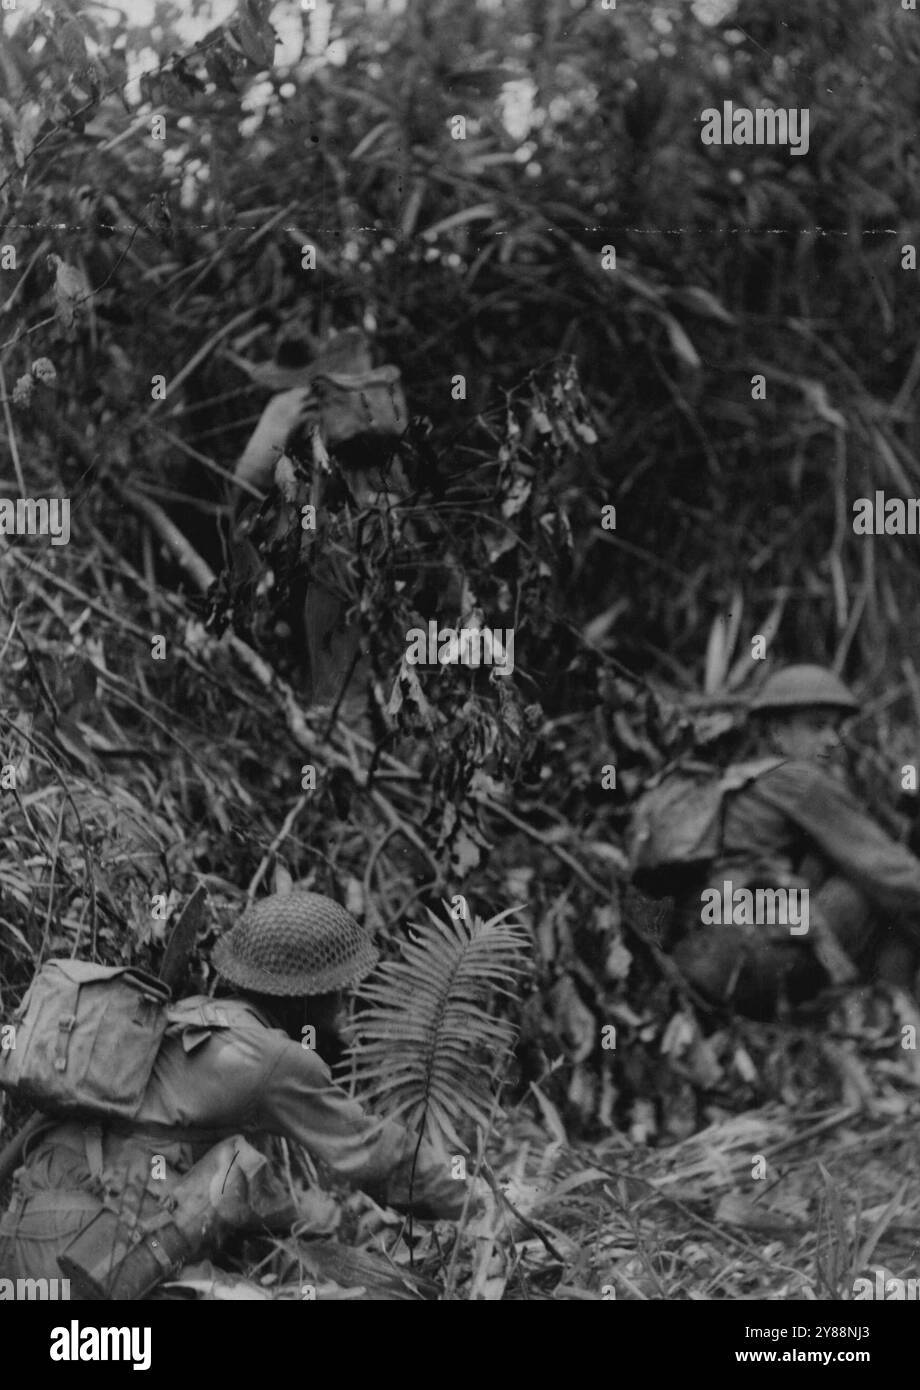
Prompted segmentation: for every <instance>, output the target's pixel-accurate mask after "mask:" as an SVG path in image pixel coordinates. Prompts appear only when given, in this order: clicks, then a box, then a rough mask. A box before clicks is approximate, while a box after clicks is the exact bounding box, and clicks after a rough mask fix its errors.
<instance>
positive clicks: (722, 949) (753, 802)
mask: <svg viewBox="0 0 920 1390" xmlns="http://www.w3.org/2000/svg"><path fill="white" fill-rule="evenodd" d="M722 843H723V853H722V856H721V857H720V859H719V860H718V862H717V863H716V864H715V865H714V866H713V868H712V869H711V870H710V871H709V873H708V880H707V886H708V887H710V888H714V889H716V890H717V891H719V892H721V891H722V885H723V883H724V882H725V881H726V880H728V881H730V882H731V883H732V885H733V888H735V889H737V888H750V889H755V888H757V887H765V888H766V887H774V888H775V887H780V886H783V885H784V884H789V885H790V886H804V887H807V888H808V889H809V894H810V910H811V912H812V913H815V912H817V913H819V914H821V916H822V917H823V918H824V919H825V920H826V922H827V924H828V926H829V927H830V928H831V930H832V931H833V933H834V935H835V937H836V938H837V940H838V942H839V944H840V945H841V946H842V947H843V949H844V950H845V951H846V952H847V954H848V955H849V956H850V957H851V958H852V959H853V961H854V963H856V964H857V965H859V964H865V963H866V961H867V959H868V957H869V956H870V955H871V954H872V953H873V952H874V951H876V950H877V949H878V947H879V945H880V944H884V943H885V942H886V941H891V940H893V939H897V937H898V934H899V932H900V933H903V934H904V936H907V937H910V938H911V939H912V940H913V941H914V942H917V941H920V860H918V859H916V858H915V857H914V855H912V854H911V853H910V852H909V851H908V850H907V849H905V848H904V847H903V846H902V845H900V844H898V843H897V842H896V841H894V840H892V839H891V838H890V836H888V835H887V834H886V833H885V832H884V831H883V830H882V829H881V828H880V827H879V826H878V825H877V824H876V823H875V821H873V820H872V818H871V817H870V816H867V815H866V813H865V811H863V809H862V807H861V806H860V805H859V803H858V802H857V800H856V799H855V797H854V796H853V795H852V794H851V792H850V791H849V789H848V788H847V786H846V785H845V784H844V783H843V782H841V781H839V780H837V779H836V778H835V777H833V776H831V775H830V774H829V773H828V772H826V771H825V770H824V769H823V768H822V767H820V766H819V765H817V764H816V763H812V762H807V761H795V760H791V761H789V762H786V763H783V764H782V765H781V766H780V767H777V768H775V769H773V770H772V771H770V772H767V773H764V774H763V775H762V776H760V777H758V778H757V779H756V781H754V782H751V783H749V784H748V786H747V787H745V789H744V790H743V791H740V792H738V793H737V794H736V795H733V796H730V797H729V798H728V800H727V803H726V808H725V815H724V822H723V838H722ZM681 918H682V921H681V925H682V928H683V935H682V939H681V940H680V941H679V942H678V944H677V946H676V948H675V950H674V956H675V959H676V960H677V962H678V964H679V965H680V966H681V968H682V969H683V970H684V971H685V973H686V974H687V975H688V977H689V978H690V979H691V980H692V981H694V982H695V983H696V984H698V986H699V987H700V988H701V989H702V990H703V991H704V992H705V993H706V994H708V995H710V996H711V997H716V998H720V999H728V998H734V999H735V1000H736V1002H738V1004H739V1007H742V1008H744V1007H745V1006H746V1005H750V1006H751V1008H752V1009H753V1010H755V1011H758V1012H759V1011H760V1010H761V1009H763V1010H769V1009H770V1008H771V1007H772V1006H773V1005H774V1004H775V1002H776V998H777V995H778V993H779V992H780V991H781V990H782V989H784V988H785V987H788V988H789V993H790V997H792V998H793V999H794V998H796V996H799V997H805V996H806V995H807V994H809V993H810V992H811V991H812V990H813V989H814V988H815V987H816V986H818V985H820V984H821V983H822V982H823V981H824V979H825V977H824V972H823V971H822V969H821V967H820V966H819V965H818V963H817V961H816V959H815V957H814V955H813V953H812V952H811V951H810V950H809V948H808V945H807V940H808V938H807V936H805V937H799V938H795V937H793V936H791V935H790V934H789V931H788V928H783V927H778V926H760V925H757V926H739V925H737V924H728V925H726V924H722V925H703V924H702V923H701V921H700V897H699V895H695V896H694V897H693V900H692V901H691V900H690V899H689V898H688V899H687V900H686V901H685V902H684V903H683V905H682V913H681Z"/></svg>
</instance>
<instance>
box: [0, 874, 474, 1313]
mask: <svg viewBox="0 0 920 1390" xmlns="http://www.w3.org/2000/svg"><path fill="white" fill-rule="evenodd" d="M376 960H377V952H376V951H375V949H374V947H373V946H372V944H371V942H370V940H369V939H368V937H367V935H366V934H365V933H364V932H363V931H362V929H361V927H360V926H359V925H358V923H357V922H356V921H355V919H354V918H353V917H352V916H351V915H350V914H349V913H348V912H346V911H345V909H344V908H342V907H341V906H340V905H339V904H338V903H336V902H335V901H333V900H332V899H331V898H328V897H325V896H322V895H320V894H317V893H309V892H305V891H300V890H294V891H292V892H289V893H286V894H278V893H276V894H274V895H272V896H270V897H268V898H265V899H263V900H261V901H259V902H256V903H254V904H252V905H251V906H250V907H249V908H248V909H247V910H246V911H245V912H244V913H243V915H242V916H241V917H240V919H239V920H238V921H237V923H236V925H235V926H234V927H233V928H232V929H231V930H230V931H229V932H228V933H227V934H226V935H225V936H224V937H223V938H222V940H221V941H220V942H219V943H218V945H217V947H216V949H215V951H214V963H215V965H216V967H217V970H218V972H219V974H220V976H221V978H222V980H223V981H224V982H226V984H225V989H227V990H229V993H228V994H227V995H226V997H221V998H214V999H212V998H208V997H205V996H195V997H193V998H189V999H184V1000H182V1001H181V1002H179V1003H178V1004H176V1005H174V1006H172V1007H171V1008H170V1010H169V1026H168V1029H167V1033H166V1037H165V1040H164V1042H163V1043H162V1044H161V1046H160V1050H159V1052H158V1054H157V1058H156V1062H155V1063H154V1067H153V1072H152V1075H151V1078H150V1081H149V1083H148V1085H147V1088H146V1091H145V1093H144V1096H143V1100H142V1103H141V1106H140V1109H139V1110H138V1112H137V1114H136V1116H135V1119H134V1120H133V1121H132V1122H131V1123H130V1124H123V1125H118V1126H115V1125H109V1124H106V1123H103V1124H101V1125H97V1126H87V1125H86V1124H85V1123H83V1122H80V1121H65V1122H63V1123H62V1122H58V1121H52V1122H50V1127H49V1128H48V1129H46V1130H44V1131H42V1132H40V1134H39V1135H38V1137H37V1139H36V1141H35V1142H34V1143H33V1146H32V1148H31V1150H30V1152H29V1153H28V1156H27V1159H26V1163H25V1166H24V1168H23V1169H20V1170H19V1173H18V1175H17V1184H16V1192H15V1194H14V1199H13V1204H12V1206H11V1208H10V1211H9V1212H8V1213H7V1215H6V1216H5V1217H4V1218H3V1220H2V1222H0V1276H2V1277H5V1278H41V1277H45V1278H49V1279H50V1278H57V1277H58V1276H59V1274H60V1273H61V1269H60V1268H59V1267H58V1257H59V1256H61V1255H63V1254H65V1252H68V1255H69V1253H70V1252H72V1251H74V1250H75V1249H76V1250H79V1249H80V1248H81V1247H80V1240H79V1238H80V1237H81V1234H83V1235H84V1240H85V1232H86V1229H87V1227H88V1225H89V1223H90V1222H92V1221H93V1220H94V1219H97V1218H100V1217H101V1214H102V1213H103V1210H104V1208H106V1207H107V1208H108V1209H109V1211H115V1212H117V1213H118V1214H119V1217H120V1219H121V1220H122V1222H123V1224H124V1225H125V1227H126V1229H127V1227H128V1226H131V1225H133V1226H134V1227H137V1228H139V1229H140V1230H141V1231H142V1232H143V1231H146V1230H147V1229H148V1227H149V1228H150V1229H151V1230H155V1229H156V1225H157V1222H158V1221H162V1220H163V1215H162V1213H163V1208H164V1199H165V1200H166V1202H167V1204H168V1202H169V1201H170V1200H173V1201H175V1194H176V1193H177V1192H179V1191H180V1190H181V1191H183V1192H184V1191H185V1189H184V1188H181V1184H182V1182H183V1180H185V1183H186V1187H187V1186H188V1175H189V1173H190V1170H192V1169H193V1168H195V1171H198V1170H199V1169H200V1170H201V1171H205V1168H206V1158H207V1155H208V1154H209V1153H213V1152H215V1151H216V1145H217V1143H218V1141H220V1140H223V1139H226V1136H228V1135H234V1136H235V1137H237V1136H243V1138H244V1140H245V1144H244V1147H245V1148H246V1151H247V1152H248V1153H249V1154H253V1150H252V1149H251V1148H250V1147H249V1145H250V1142H251V1144H253V1145H258V1144H259V1142H260V1140H264V1139H265V1137H266V1136H269V1135H278V1136H282V1137H284V1138H286V1139H288V1140H290V1141H292V1142H293V1143H295V1144H300V1145H302V1146H303V1147H304V1149H306V1150H307V1152H308V1153H309V1154H310V1155H311V1156H312V1157H313V1158H314V1159H316V1160H319V1161H320V1162H322V1163H323V1164H325V1165H326V1166H327V1167H328V1168H329V1169H330V1170H331V1171H332V1173H333V1174H335V1175H337V1176H339V1177H341V1178H344V1179H346V1180H348V1181H350V1182H352V1183H354V1184H356V1185H358V1186H360V1187H362V1188H364V1189H365V1190H367V1191H368V1192H370V1193H371V1194H372V1195H373V1196H375V1197H376V1198H378V1199H379V1200H380V1201H382V1202H384V1203H386V1204H389V1205H393V1206H396V1207H402V1208H407V1207H408V1205H409V1199H410V1194H409V1180H410V1173H411V1171H412V1166H413V1157H414V1154H415V1149H416V1138H415V1137H413V1136H410V1135H409V1134H408V1133H407V1132H406V1130H405V1129H404V1128H403V1127H402V1126H401V1125H399V1124H396V1123H393V1122H392V1121H384V1120H380V1119H375V1118H373V1117H372V1116H369V1115H367V1114H365V1113H364V1111H363V1110H362V1109H361V1107H360V1105H358V1104H357V1103H356V1102H355V1101H353V1100H350V1099H349V1098H348V1097H347V1096H346V1095H345V1093H344V1092H343V1091H342V1090H341V1089H340V1088H339V1087H338V1086H336V1085H335V1084H334V1083H333V1082H332V1080H331V1077H330V1073H329V1069H328V1067H327V1065H326V1063H325V1062H324V1061H323V1059H322V1057H321V1056H320V1055H319V1051H318V1050H317V1048H316V1047H315V1046H314V1045H313V1044H314V1033H313V1031H312V1030H314V1029H315V1040H316V1042H317V1043H319V1044H320V1046H324V1045H325V1046H327V1047H328V1046H329V1044H330V1042H333V1041H334V1037H335V1022H336V1014H337V1011H338V1007H339V1004H340V1002H341V999H342V994H343V992H344V991H345V990H347V989H349V988H351V987H352V986H354V985H356V984H357V983H358V982H359V981H360V980H361V979H362V978H363V977H364V976H365V975H366V974H367V973H368V972H369V971H370V970H371V969H372V967H373V966H374V964H375V962H376ZM254 1157H255V1158H256V1159H258V1154H255V1155H254ZM210 1180H211V1189H212V1191H211V1195H212V1196H214V1197H215V1200H217V1201H219V1200H220V1195H219V1188H220V1184H217V1189H218V1190H217V1192H216V1194H215V1192H214V1183H213V1176H212V1177H211V1179H210ZM260 1184H261V1186H260V1188H259V1194H260V1200H259V1202H256V1201H255V1197H253V1199H252V1205H251V1206H249V1207H246V1208H245V1210H242V1211H241V1210H237V1209H236V1208H235V1209H234V1222H235V1227H236V1229H240V1228H249V1229H253V1228H254V1229H265V1228H266V1226H265V1221H264V1220H263V1219H262V1218H263V1216H264V1213H265V1212H266V1211H268V1210H271V1211H273V1212H275V1214H276V1215H277V1211H278V1209H279V1208H278V1202H277V1193H275V1194H273V1193H272V1191H271V1190H270V1188H269V1187H268V1186H266V1175H265V1174H264V1173H263V1174H262V1176H261V1177H260ZM466 1187H467V1184H466V1183H465V1182H463V1181H458V1180H455V1179H453V1178H452V1177H451V1175H450V1172H449V1167H448V1165H447V1164H446V1163H444V1162H442V1161H440V1160H439V1158H438V1157H437V1155H436V1154H435V1153H434V1151H433V1150H431V1149H430V1148H429V1147H428V1146H426V1145H424V1144H423V1145H422V1146H421V1148H420V1149H419V1151H418V1158H417V1161H416V1164H415V1173H414V1180H413V1185H412V1205H413V1208H414V1210H415V1211H416V1212H417V1213H418V1214H419V1215H421V1216H429V1217H438V1216H444V1217H457V1216H459V1214H460V1212H461V1210H462V1208H463V1205H464V1201H465V1197H466ZM283 1195H284V1194H282V1196H283ZM207 1197H208V1191H207V1188H206V1189H205V1193H204V1194H202V1193H196V1192H193V1193H192V1200H193V1201H195V1202H198V1204H199V1206H200V1205H201V1202H202V1200H205V1201H206V1200H207ZM474 1207H476V1208H478V1209H479V1212H480V1214H481V1212H482V1210H483V1209H484V1210H485V1211H488V1210H489V1209H490V1207H491V1194H490V1193H489V1191H488V1189H487V1187H486V1185H485V1184H484V1183H482V1182H480V1184H479V1186H478V1187H477V1191H476V1193H475V1194H474ZM283 1208H284V1204H283V1203H282V1208H281V1209H282V1210H283ZM296 1215H297V1212H296V1211H293V1210H287V1212H286V1222H287V1226H288V1227H289V1226H290V1223H291V1220H292V1219H294V1218H295V1217H296ZM247 1223H249V1225H248V1227H247ZM282 1224H283V1222H282ZM204 1225H205V1226H208V1227H210V1228H213V1227H214V1225H215V1222H213V1221H210V1220H206V1221H205V1222H204ZM134 1240H135V1243H136V1240H137V1237H136V1236H135V1237H134ZM126 1243H128V1242H127V1241H126ZM107 1248H108V1247H107ZM206 1248H213V1247H204V1246H202V1248H201V1249H199V1250H197V1251H196V1250H190V1251H189V1258H197V1256H199V1255H200V1254H202V1253H205V1250H206ZM71 1263H76V1264H77V1266H78V1267H79V1261H77V1260H76V1256H74V1257H73V1259H72V1261H71ZM65 1267H66V1264H65ZM148 1276H149V1271H148ZM157 1277H166V1270H164V1271H163V1272H162V1273H161V1274H160V1275H159V1276H158V1275H157V1274H156V1272H155V1274H154V1278H155V1279H156V1278H157ZM119 1278H120V1282H119V1284H118V1286H117V1287H118V1289H119V1292H117V1293H114V1294H110V1295H109V1296H112V1297H120V1298H123V1297H126V1296H137V1295H128V1294H126V1293H125V1292H124V1291H123V1290H124V1289H125V1287H129V1286H130V1280H128V1281H126V1279H125V1278H124V1277H121V1276H119ZM147 1282H148V1284H149V1277H148V1281H147ZM144 1291H146V1287H145V1289H144Z"/></svg>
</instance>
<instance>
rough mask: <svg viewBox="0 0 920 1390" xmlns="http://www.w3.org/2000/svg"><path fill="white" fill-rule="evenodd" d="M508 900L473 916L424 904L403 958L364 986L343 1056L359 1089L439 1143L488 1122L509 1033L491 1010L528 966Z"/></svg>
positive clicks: (522, 933)
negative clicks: (487, 914) (422, 919)
mask: <svg viewBox="0 0 920 1390" xmlns="http://www.w3.org/2000/svg"><path fill="white" fill-rule="evenodd" d="M515 911H517V909H516V908H509V909H508V910H507V911H506V912H501V913H499V914H498V915H497V916H495V917H491V918H489V920H488V921H483V920H482V918H478V917H477V918H476V919H475V921H474V922H473V923H472V925H467V924H466V923H465V922H462V921H457V920H456V919H455V918H454V917H452V916H451V917H448V918H446V919H444V918H440V917H437V916H435V914H434V913H432V912H429V913H428V917H429V919H430V921H429V924H428V925H427V926H426V927H418V926H416V927H414V930H415V931H417V932H418V933H419V935H418V936H417V937H415V938H414V939H412V940H410V941H408V942H405V943H403V944H402V945H401V951H402V956H403V959H402V960H400V961H385V962H383V964H381V965H379V966H378V967H377V969H376V971H375V972H374V974H373V975H372V976H371V977H370V980H369V981H366V982H365V984H364V986H363V987H362V991H361V992H362V994H363V996H364V998H365V999H366V1000H367V1002H368V1004H369V1006H370V1007H369V1008H367V1009H366V1010H364V1011H363V1012H362V1013H361V1014H360V1015H359V1017H358V1019H357V1020H356V1022H355V1023H354V1025H353V1027H352V1042H351V1046H350V1048H349V1055H348V1058H347V1061H346V1064H345V1065H346V1066H347V1069H348V1071H349V1073H350V1075H351V1076H353V1077H354V1078H355V1081H356V1083H357V1085H358V1089H359V1091H360V1092H361V1095H362V1099H363V1100H364V1101H365V1102H366V1103H367V1104H368V1105H369V1106H370V1107H371V1108H373V1109H375V1110H377V1111H379V1112H380V1113H381V1114H384V1115H387V1116H389V1117H391V1118H392V1119H399V1120H400V1121H401V1122H402V1123H403V1124H405V1125H407V1126H408V1127H409V1128H410V1129H411V1130H412V1131H413V1132H414V1133H419V1131H421V1132H422V1133H424V1135H425V1137H426V1138H428V1139H430V1140H431V1141H432V1142H433V1143H435V1144H437V1145H443V1146H447V1147H450V1148H463V1147H465V1146H464V1144H463V1141H462V1140H461V1138H460V1136H459V1134H458V1132H457V1130H458V1127H459V1126H460V1125H461V1124H462V1123H463V1122H464V1121H468V1122H472V1123H473V1124H481V1125H484V1124H485V1123H486V1121H487V1117H488V1111H489V1107H490V1105H491V1087H492V1082H493V1078H494V1074H495V1072H496V1069H497V1068H499V1067H501V1065H502V1064H503V1063H504V1062H506V1060H507V1058H508V1055H509V1053H510V1050H511V1047H512V1044H513V1042H514V1037H515V1032H516V1030H515V1027H514V1025H513V1024H511V1023H510V1022H509V1021H508V1020H507V1019H504V1018H497V1017H495V1016H494V1015H493V1014H492V1013H490V1012H489V1006H490V1005H492V1004H494V1001H495V997H496V996H505V997H510V998H513V997H515V996H516V994H517V991H518V989H519V987H520V984H521V982H522V980H523V978H524V976H525V975H526V974H527V972H528V971H529V969H530V941H529V937H528V935H527V931H526V928H524V927H523V926H521V925H520V924H519V923H514V922H509V921H507V920H505V919H506V918H507V917H508V916H509V915H510V913H512V912H515Z"/></svg>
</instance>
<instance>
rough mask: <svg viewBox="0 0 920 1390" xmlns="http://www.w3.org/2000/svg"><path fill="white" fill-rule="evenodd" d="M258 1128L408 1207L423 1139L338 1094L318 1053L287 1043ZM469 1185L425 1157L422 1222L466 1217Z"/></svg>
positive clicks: (265, 1092)
mask: <svg viewBox="0 0 920 1390" xmlns="http://www.w3.org/2000/svg"><path fill="white" fill-rule="evenodd" d="M256 1119H257V1123H258V1124H259V1126H260V1127H261V1128H264V1129H265V1130H267V1131H268V1132H269V1133H271V1134H280V1135H283V1136H284V1137H285V1138H287V1139H291V1140H293V1142H294V1143H296V1144H302V1145H303V1147H304V1148H305V1149H307V1151H308V1152H309V1153H311V1154H313V1155H314V1156H315V1157H316V1158H318V1159H319V1160H321V1161H322V1162H323V1163H326V1164H328V1166H329V1167H330V1168H331V1169H332V1170H333V1172H335V1173H337V1174H338V1175H339V1176H340V1177H343V1178H347V1179H349V1180H350V1181H352V1182H354V1183H355V1184H356V1185H357V1186H360V1187H363V1188H365V1189H367V1190H368V1191H369V1192H371V1194H372V1195H373V1196H375V1197H379V1198H380V1200H382V1201H384V1202H386V1203H387V1204H389V1205H392V1206H397V1207H406V1206H408V1201H409V1173H410V1171H411V1168H412V1158H413V1154H414V1151H415V1143H416V1141H415V1139H413V1137H412V1136H411V1135H410V1134H409V1133H408V1131H407V1130H406V1129H405V1128H404V1127H403V1126H402V1125H399V1124H395V1123H394V1122H393V1121H391V1120H382V1119H379V1118H377V1117H373V1116H369V1115H367V1114H366V1113H365V1111H364V1110H363V1109H362V1108H361V1106H360V1105H359V1104H358V1103H357V1102H356V1101H353V1100H349V1098H348V1096H346V1095H345V1092H344V1091H342V1090H341V1089H340V1088H339V1087H338V1086H336V1085H335V1084H334V1083H333V1081H332V1079H331V1076H330V1073H329V1069H328V1067H327V1066H326V1064H325V1063H324V1062H323V1061H322V1059H321V1058H320V1057H318V1056H317V1054H316V1053H315V1052H312V1051H309V1050H308V1049H306V1048H303V1047H300V1046H299V1045H298V1044H297V1043H295V1042H290V1041H279V1043H278V1053H277V1057H276V1059H275V1061H274V1063H273V1065H272V1066H271V1068H270V1070H269V1072H268V1074H267V1076H266V1077H265V1081H264V1083H263V1085H262V1086H261V1088H260V1095H259V1097H258V1099H257V1116H256ZM465 1197H466V1183H465V1182H463V1181H461V1180H458V1179H454V1178H451V1177H450V1174H449V1171H448V1168H447V1164H446V1162H444V1161H443V1160H441V1159H439V1158H438V1157H437V1156H436V1154H435V1152H434V1150H433V1149H432V1148H431V1146H430V1145H428V1144H423V1145H422V1147H421V1149H420V1151H419V1156H418V1163H417V1165H416V1169H415V1181H414V1183H413V1203H412V1205H413V1209H414V1210H415V1211H416V1212H417V1213H418V1214H419V1215H430V1216H446V1217H456V1216H459V1214H460V1212H461V1210H462V1208H463V1203H464V1200H465Z"/></svg>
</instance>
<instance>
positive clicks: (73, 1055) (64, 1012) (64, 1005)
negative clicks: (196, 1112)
mask: <svg viewBox="0 0 920 1390" xmlns="http://www.w3.org/2000/svg"><path fill="white" fill-rule="evenodd" d="M169 998H170V993H169V989H168V987H167V986H166V985H165V984H163V983H162V981H160V980H157V979H155V978H154V976H152V975H148V974H146V972H144V971H143V970H137V969H134V968H133V967H131V966H119V965H94V964H92V962H90V961H82V960H49V961H46V962H45V964H44V965H43V966H42V967H41V969H40V970H39V971H38V973H37V974H36V976H35V978H34V980H33V981H32V984H31V985H30V986H29V989H28V991H27V993H26V995H25V997H24V999H23V1001H22V1003H21V1004H20V1006H19V1009H18V1010H17V1012H16V1015H15V1017H14V1019H13V1029H12V1046H6V1047H5V1048H3V1049H0V1088H2V1089H4V1090H9V1091H12V1092H13V1093H14V1094H16V1095H17V1096H19V1097H21V1098H22V1099H24V1100H27V1101H29V1102H31V1104H32V1105H34V1106H35V1107H36V1108H37V1109H39V1110H42V1111H47V1112H49V1113H51V1114H54V1115H61V1116H66V1117H75V1118H77V1117H82V1118H87V1117H89V1118H93V1119H109V1120H131V1119H133V1118H134V1116H135V1115H136V1114H137V1111H138V1109H139V1107H140V1104H141V1101H142V1099H143V1096H144V1092H145V1090H146V1088H147V1083H148V1081H149V1080H150V1074H151V1072H152V1071H153V1064H154V1062H155V1060H156V1055H157V1052H158V1051H159V1048H160V1043H161V1042H162V1040H163V1035H164V1033H165V1032H166V1027H167V1024H168V1022H169V1017H168V1013H167V1005H168V1003H169Z"/></svg>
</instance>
